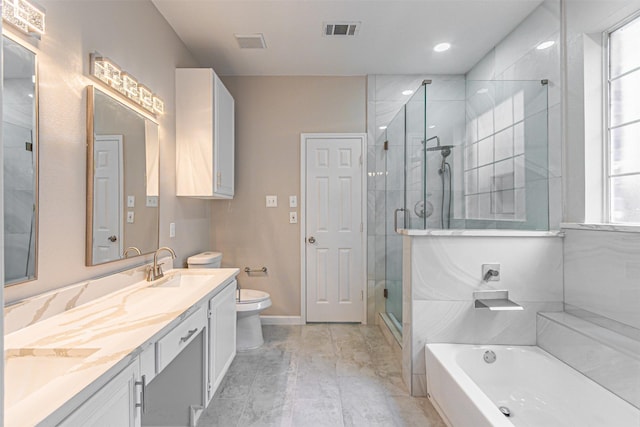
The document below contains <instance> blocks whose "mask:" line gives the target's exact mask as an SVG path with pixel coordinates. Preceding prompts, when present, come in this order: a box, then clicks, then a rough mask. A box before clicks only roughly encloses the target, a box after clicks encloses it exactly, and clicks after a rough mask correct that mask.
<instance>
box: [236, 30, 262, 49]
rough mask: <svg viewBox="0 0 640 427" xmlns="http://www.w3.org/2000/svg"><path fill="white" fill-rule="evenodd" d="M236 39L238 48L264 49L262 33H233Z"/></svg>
mask: <svg viewBox="0 0 640 427" xmlns="http://www.w3.org/2000/svg"><path fill="white" fill-rule="evenodd" d="M234 35H235V36H236V40H238V46H240V49H266V48H267V44H266V43H265V42H264V35H262V34H261V33H257V34H234Z"/></svg>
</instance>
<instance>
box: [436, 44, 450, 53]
mask: <svg viewBox="0 0 640 427" xmlns="http://www.w3.org/2000/svg"><path fill="white" fill-rule="evenodd" d="M450 47H451V44H450V43H438V44H437V45H435V46H434V47H433V50H434V51H436V52H444V51H445V50H449V48H450Z"/></svg>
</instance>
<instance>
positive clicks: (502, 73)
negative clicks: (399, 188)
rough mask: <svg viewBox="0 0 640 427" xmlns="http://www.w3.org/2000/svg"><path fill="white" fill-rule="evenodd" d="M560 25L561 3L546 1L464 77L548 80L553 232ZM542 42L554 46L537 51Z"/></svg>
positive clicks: (552, 220)
mask: <svg viewBox="0 0 640 427" xmlns="http://www.w3.org/2000/svg"><path fill="white" fill-rule="evenodd" d="M560 23H561V13H560V1H559V0H545V1H544V2H543V3H542V4H541V5H540V6H539V7H538V8H537V9H536V10H535V11H534V12H533V13H531V14H530V15H529V16H528V17H527V18H526V19H525V20H524V21H523V22H522V23H520V25H518V26H517V27H516V28H515V29H514V30H513V31H512V32H511V33H510V34H509V35H508V36H507V37H505V38H504V39H503V40H502V41H501V42H500V43H499V44H497V45H496V47H495V48H494V49H493V50H492V51H490V52H489V53H488V54H487V55H486V56H485V57H484V58H483V59H482V60H480V61H479V62H478V63H477V64H476V65H475V66H474V67H473V68H472V69H471V70H470V71H469V72H468V73H467V74H466V78H467V80H542V79H547V80H549V84H548V100H547V106H548V114H547V135H548V153H547V154H546V157H547V162H546V163H547V165H546V169H547V171H546V172H547V173H548V179H547V182H546V187H547V189H546V190H547V191H548V193H549V194H548V201H549V202H548V203H549V205H548V218H549V229H552V230H556V229H558V227H559V225H560V221H561V220H562V210H561V209H562V203H561V201H562V185H561V181H562V172H561V166H562V127H561V123H562V109H561V103H560V102H561V96H562V87H561V81H562V74H561V61H560V54H561V43H560V41H561V33H560ZM543 41H553V42H554V44H553V46H551V47H550V48H548V49H544V50H538V49H536V46H537V45H538V44H540V43H541V42H543ZM528 190H529V189H528ZM538 202H539V201H537V200H535V198H533V199H529V200H527V205H528V206H527V207H529V206H539V203H538ZM545 202H546V201H545ZM545 205H546V203H545ZM474 213H475V212H474ZM543 213H546V212H543ZM528 214H530V213H528Z"/></svg>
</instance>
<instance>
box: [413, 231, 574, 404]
mask: <svg viewBox="0 0 640 427" xmlns="http://www.w3.org/2000/svg"><path fill="white" fill-rule="evenodd" d="M452 233H453V232H452ZM463 233H464V232H463ZM467 233H473V232H467ZM490 233H491V232H486V234H487V235H485V236H472V235H464V234H462V235H449V236H446V235H445V236H425V237H405V238H404V248H405V249H404V274H405V283H404V286H403V291H404V293H405V295H406V297H405V301H404V313H405V319H404V324H403V331H404V335H403V341H404V345H403V375H404V377H405V382H407V381H409V380H410V381H411V390H412V394H413V395H414V396H423V395H425V394H426V383H425V382H426V376H425V373H426V370H425V363H424V346H425V344H426V343H434V342H445V343H464V344H514V345H534V344H535V343H536V313H537V312H538V311H560V310H562V298H563V296H562V268H563V267H562V238H560V237H555V236H551V237H550V236H544V237H534V236H531V237H505V236H500V234H499V233H500V232H495V233H496V234H495V236H491V235H489V234H490ZM493 263H497V264H500V281H490V282H484V281H483V280H482V264H493ZM491 289H494V290H507V291H509V299H511V300H512V301H514V302H516V303H518V304H520V305H522V306H523V307H524V310H523V311H503V312H492V311H489V310H482V309H475V308H474V306H473V301H474V300H473V292H474V291H478V290H491ZM409 372H411V377H409V376H408V375H407V374H408V373H409Z"/></svg>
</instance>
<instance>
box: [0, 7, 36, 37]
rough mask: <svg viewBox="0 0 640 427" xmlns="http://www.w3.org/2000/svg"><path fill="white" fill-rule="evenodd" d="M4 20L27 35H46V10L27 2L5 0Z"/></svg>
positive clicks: (3, 8)
mask: <svg viewBox="0 0 640 427" xmlns="http://www.w3.org/2000/svg"><path fill="white" fill-rule="evenodd" d="M2 19H3V20H4V21H5V22H7V23H9V24H11V25H13V26H14V27H16V28H19V29H20V30H22V31H24V32H25V33H27V34H30V33H36V34H37V35H38V36H40V35H42V34H44V10H42V9H41V8H40V7H37V6H35V5H33V4H31V3H29V2H28V1H26V0H4V1H3V2H2Z"/></svg>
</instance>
